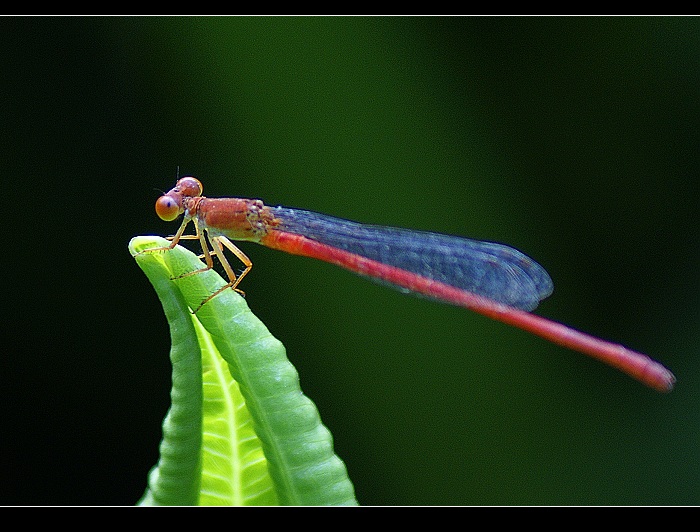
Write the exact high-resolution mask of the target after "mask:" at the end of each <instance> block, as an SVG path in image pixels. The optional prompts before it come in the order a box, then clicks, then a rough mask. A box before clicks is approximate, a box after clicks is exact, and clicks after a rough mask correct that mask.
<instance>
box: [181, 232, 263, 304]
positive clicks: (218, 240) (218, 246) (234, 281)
mask: <svg viewBox="0 0 700 532" xmlns="http://www.w3.org/2000/svg"><path fill="white" fill-rule="evenodd" d="M209 241H210V242H211V247H212V248H213V250H212V251H211V252H210V251H209V250H208V249H206V248H205V247H203V248H202V249H206V251H205V259H206V258H208V259H209V260H211V257H212V255H216V256H217V257H218V259H219V262H220V263H221V265H222V266H223V268H224V271H225V272H226V275H227V276H228V279H229V282H228V283H226V284H225V285H224V286H222V287H221V288H219V289H218V290H217V291H216V292H214V293H213V294H211V295H210V296H209V297H208V298H206V299H205V300H204V301H202V302H201V303H200V304H199V306H198V307H197V308H196V309H195V311H194V312H195V314H196V313H197V311H198V310H199V309H200V308H202V306H203V305H204V304H205V303H207V302H208V301H209V300H210V299H212V298H213V297H215V296H217V295H219V294H220V293H221V292H223V291H224V290H226V289H227V288H232V289H233V290H235V291H236V292H238V293H239V294H241V295H242V296H245V292H243V291H242V290H239V289H238V288H237V287H238V284H239V283H240V282H241V280H242V279H243V277H245V276H246V275H247V274H248V272H249V271H250V270H251V268H252V267H253V263H252V262H251V261H250V259H249V258H248V256H247V255H246V254H245V253H243V252H242V251H241V250H240V249H238V248H237V247H236V246H235V245H234V244H233V243H232V242H231V241H230V240H229V239H228V238H226V237H225V236H211V235H209ZM222 244H223V245H222ZM223 246H226V247H227V248H228V249H229V251H231V253H233V254H234V255H235V256H236V258H237V259H238V260H240V261H241V262H242V263H243V265H244V266H245V269H244V270H243V271H242V272H241V274H240V275H238V276H236V273H235V272H234V271H233V268H232V267H231V265H230V264H229V262H228V259H227V258H226V255H224V248H223ZM207 269H208V268H207ZM192 273H196V272H192Z"/></svg>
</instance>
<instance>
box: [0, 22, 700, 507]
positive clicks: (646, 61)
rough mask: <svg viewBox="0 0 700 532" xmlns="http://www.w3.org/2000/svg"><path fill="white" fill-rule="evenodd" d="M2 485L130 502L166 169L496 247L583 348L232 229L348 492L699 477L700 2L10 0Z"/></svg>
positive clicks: (151, 437)
mask: <svg viewBox="0 0 700 532" xmlns="http://www.w3.org/2000/svg"><path fill="white" fill-rule="evenodd" d="M0 57H1V60H2V65H1V66H2V69H1V72H2V81H1V82H0V91H1V94H2V102H1V105H2V115H1V116H0V118H1V120H2V128H1V131H2V139H1V143H0V150H1V151H0V168H1V170H2V172H3V176H2V190H3V193H2V205H3V215H4V216H3V218H4V229H3V236H4V246H3V271H4V276H3V281H4V282H3V283H2V286H3V294H4V297H3V298H2V301H3V303H2V306H3V315H2V329H3V340H4V342H3V347H4V349H3V350H2V353H3V354H2V356H1V357H0V360H2V367H1V368H0V375H1V378H2V381H1V382H0V401H1V402H0V412H1V417H0V424H1V425H0V426H1V428H2V429H1V430H2V435H1V438H0V458H1V459H2V469H1V470H2V482H0V486H1V487H0V490H1V491H0V504H88V505H91V504H114V505H130V504H133V503H134V502H135V501H136V500H137V499H138V498H139V497H140V495H141V494H142V493H143V490H144V488H145V483H146V474H147V472H148V470H149V468H150V467H151V466H152V465H153V464H154V463H155V462H156V460H157V450H158V449H157V446H158V442H159V440H160V422H161V420H162V418H163V416H164V415H165V412H166V410H167V408H168V403H169V398H168V391H169V380H170V366H169V361H168V349H169V337H168V330H167V324H166V323H165V321H164V318H163V316H162V313H161V309H160V303H159V302H158V300H157V299H156V296H155V294H154V292H153V290H152V289H151V288H150V286H149V284H148V282H147V280H146V278H145V276H144V275H143V274H142V273H141V271H140V270H139V268H138V267H137V266H136V264H135V263H134V261H133V260H132V259H131V257H130V256H129V254H128V252H127V249H126V246H127V243H128V241H129V239H130V238H131V237H133V236H135V235H140V234H158V235H166V234H171V233H172V232H173V231H174V230H175V228H176V227H177V226H176V224H172V223H171V224H167V223H165V222H161V221H160V220H158V219H157V217H156V216H155V214H154V211H153V203H154V201H155V199H156V198H157V197H158V194H159V190H162V189H164V190H167V189H168V188H170V187H171V186H172V185H173V183H174V180H175V171H176V167H177V166H178V165H179V168H180V173H181V174H194V175H196V176H197V177H199V178H200V179H201V180H202V181H203V182H204V185H205V193H207V194H209V195H211V196H241V197H258V198H261V199H263V200H265V201H266V202H267V203H269V204H273V205H274V204H283V205H286V206H290V207H300V208H306V209H311V210H317V211H321V212H325V213H328V214H333V215H336V216H341V217H344V218H350V219H354V220H358V221H364V222H372V223H379V224H391V225H397V226H404V227H412V228H419V229H427V230H434V231H440V232H445V233H452V234H461V235H465V236H471V237H474V238H480V239H485V240H495V241H501V242H506V243H508V244H510V245H513V246H515V247H518V248H519V249H522V250H523V251H525V252H526V253H527V254H529V255H531V256H533V257H534V258H536V259H537V260H538V261H539V262H541V263H542V264H543V265H544V266H545V267H546V268H547V269H548V270H549V272H550V273H551V275H552V277H553V279H554V282H555V287H556V288H555V293H554V295H553V296H552V297H551V298H550V299H549V300H547V301H545V302H544V303H543V304H542V305H541V307H540V308H539V309H538V311H537V312H538V313H540V314H542V315H545V316H548V317H551V318H553V319H555V320H558V321H563V322H565V323H568V324H570V325H573V326H575V327H577V328H580V329H583V330H585V331H588V332H591V333H594V334H597V335H600V336H602V337H604V338H608V339H611V340H615V341H619V342H622V343H624V344H626V345H628V346H630V347H632V348H634V349H638V350H640V351H643V352H646V353H649V354H650V355H651V356H653V357H654V358H657V359H659V360H661V361H663V362H664V363H665V364H667V365H668V366H669V367H670V368H671V369H672V370H673V371H674V372H675V373H676V375H677V377H678V385H677V389H676V390H675V391H674V392H673V393H672V394H670V395H661V394H658V393H656V392H653V391H650V390H648V389H646V388H644V387H643V386H642V385H640V384H638V383H636V382H635V381H633V380H631V379H629V378H628V377H626V376H624V375H622V374H620V373H618V372H617V371H615V370H612V369H610V368H608V367H607V366H604V365H602V364H600V363H597V362H594V361H592V360H590V359H588V358H586V357H584V356H583V355H579V354H576V353H572V352H570V351H566V350H563V349H561V348H558V347H556V346H553V345H550V344H548V343H546V342H544V341H542V340H540V339H538V338H535V337H531V336H530V335H528V334H525V333H523V332H521V331H519V330H516V329H512V328H510V327H507V326H505V325H501V324H499V323H495V322H492V321H490V320H487V319H485V318H482V317H481V316H478V315H475V314H473V313H470V312H469V311H466V310H464V309H461V308H453V307H450V306H447V305H441V304H437V303H434V302H430V301H427V300H422V299H418V298H411V297H406V296H403V295H401V294H400V293H398V292H395V291H393V290H388V289H386V288H384V287H381V286H378V285H375V284H373V283H370V282H367V281H365V280H363V279H360V278H358V277H355V276H353V275H352V274H350V273H347V272H345V271H342V270H340V269H338V268H335V267H332V266H330V265H327V264H324V263H320V262H316V261H313V260H311V259H304V258H299V257H293V256H288V255H285V254H283V253H280V252H276V251H273V250H268V249H265V248H263V247H260V246H257V245H254V244H249V245H246V244H243V245H242V246H241V247H242V248H243V249H244V251H245V252H246V253H248V255H249V256H250V257H251V259H252V260H253V262H254V263H255V266H254V269H253V271H252V273H251V274H250V275H249V276H248V277H247V278H246V280H245V286H244V287H243V288H244V289H245V291H246V292H247V294H248V303H249V305H250V306H251V308H252V309H253V311H254V312H255V313H256V314H257V315H258V316H259V317H260V318H261V319H262V320H263V321H264V322H265V323H266V324H267V326H268V327H269V329H270V330H271V331H272V333H273V334H274V335H276V336H277V337H278V338H279V339H281V340H282V341H283V342H284V343H285V345H286V346H287V350H288V355H289V358H290V359H291V360H292V362H293V363H294V364H295V365H296V367H297V368H298V370H299V373H300V376H301V385H302V389H303V390H304V391H305V393H306V394H307V395H309V396H310V397H311V399H312V400H313V401H314V402H315V403H316V404H317V406H318V408H319V410H320V412H321V416H322V419H323V420H324V422H325V423H326V424H327V425H328V427H329V428H330V429H331V431H332V433H333V435H334V437H335V447H336V451H337V453H338V455H339V456H340V457H341V458H343V460H345V462H346V464H347V467H348V471H349V474H350V478H351V479H352V480H353V482H354V484H355V488H356V491H357V497H358V500H359V502H360V503H361V504H365V505H397V504H401V505H416V504H423V505H443V504H445V505H448V504H449V505H470V504H495V505H502V504H526V505H527V504H544V505H546V504H565V505H567V504H602V505H606V504H631V505H636V504H663V505H666V504H696V503H698V502H699V501H700V460H699V459H698V457H699V456H700V430H699V417H700V416H699V415H698V407H699V406H700V357H699V356H698V344H699V337H698V326H699V325H700V319H699V315H698V308H699V307H700V301H698V294H699V293H700V290H699V289H700V286H699V285H698V264H699V261H698V259H699V257H698V251H699V239H698V234H697V215H698V210H699V209H698V207H699V202H698V185H697V182H698V174H699V171H700V161H699V158H698V146H700V128H699V126H700V122H699V119H700V90H699V89H700V21H698V19H695V18H286V17H282V18H2V19H0Z"/></svg>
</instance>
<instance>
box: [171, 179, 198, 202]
mask: <svg viewBox="0 0 700 532" xmlns="http://www.w3.org/2000/svg"><path fill="white" fill-rule="evenodd" d="M175 189H176V190H177V191H178V192H179V193H180V194H182V195H183V196H187V197H190V198H194V197H197V196H201V195H202V191H203V189H204V187H202V183H200V181H199V179H197V178H195V177H192V176H187V177H183V178H182V179H180V180H179V181H178V182H177V185H176V187H175Z"/></svg>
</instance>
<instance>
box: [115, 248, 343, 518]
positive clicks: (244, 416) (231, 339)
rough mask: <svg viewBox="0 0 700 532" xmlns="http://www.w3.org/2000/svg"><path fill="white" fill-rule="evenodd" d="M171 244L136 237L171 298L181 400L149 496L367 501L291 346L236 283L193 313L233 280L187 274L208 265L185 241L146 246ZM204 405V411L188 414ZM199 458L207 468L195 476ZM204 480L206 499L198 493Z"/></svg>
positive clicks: (169, 420)
mask: <svg viewBox="0 0 700 532" xmlns="http://www.w3.org/2000/svg"><path fill="white" fill-rule="evenodd" d="M168 245H169V242H168V241H167V240H165V239H162V238H158V237H136V238H134V239H133V240H132V241H131V243H130V245H129V248H130V251H131V253H132V254H133V255H135V257H136V260H137V262H138V264H139V266H141V268H142V269H143V270H144V272H145V273H146V275H147V276H148V278H149V279H150V280H151V282H152V284H153V286H154V288H155V289H156V292H157V293H158V296H159V297H160V298H161V301H162V303H163V308H164V310H165V312H166V317H167V318H168V321H169V323H170V330H171V336H172V340H173V347H172V351H171V360H173V393H172V394H171V396H172V398H173V405H172V407H171V410H170V412H169V414H168V416H167V417H166V420H165V422H164V426H163V443H162V444H161V458H160V461H159V464H158V466H156V468H154V470H153V471H152V472H151V474H150V478H149V490H148V491H147V493H146V495H145V496H144V498H143V499H142V501H141V502H142V503H158V504H194V503H196V502H199V503H201V504H275V501H277V502H278V503H280V504H293V505H338V504H357V501H356V500H355V496H354V489H353V486H352V483H351V482H350V480H349V478H348V476H347V471H346V468H345V464H344V463H343V462H342V460H340V458H338V457H337V456H336V455H335V453H334V451H333V440H332V436H331V434H330V432H329V431H328V429H327V428H326V427H325V426H324V425H323V424H322V423H321V419H320V417H319V414H318V410H317V409H316V406H315V405H314V404H313V402H312V401H311V400H310V399H309V398H308V397H306V396H305V395H303V393H302V392H301V388H300V386H299V378H298V374H297V372H296V369H295V368H294V366H292V364H291V363H290V362H289V360H288V359H287V357H286V352H285V349H284V346H283V345H282V344H281V343H280V342H279V341H278V340H277V339H276V338H274V337H273V336H272V335H271V334H270V333H269V331H268V330H267V328H266V327H265V326H264V324H263V323H262V322H260V320H258V319H257V318H256V317H255V316H254V315H253V314H252V312H251V311H250V309H249V308H248V306H247V304H246V303H245V300H244V299H243V298H242V297H240V296H239V295H238V294H236V293H235V292H234V291H233V290H225V291H223V292H222V293H221V294H219V295H217V296H216V297H214V298H212V299H211V300H210V301H208V302H207V303H206V304H205V305H204V306H202V307H201V309H199V310H198V311H197V313H196V315H192V314H191V311H190V309H196V308H198V307H199V305H200V304H201V302H202V301H204V300H205V299H206V298H207V297H208V295H209V294H211V293H213V292H214V291H215V290H216V289H217V288H219V287H221V286H223V285H224V284H225V281H224V280H223V279H222V278H221V277H220V276H219V275H218V274H217V273H216V272H214V271H213V270H209V271H205V272H200V273H197V274H194V275H187V274H188V273H191V272H193V271H195V270H198V269H200V268H202V263H201V261H199V260H198V258H197V257H196V256H195V255H194V254H193V253H191V252H190V251H188V250H186V249H184V248H182V247H180V246H177V247H175V248H174V249H172V250H168V251H156V252H145V253H141V252H143V251H145V250H147V249H151V248H156V247H164V246H168ZM194 345H196V347H193V346H194ZM195 352H196V355H195ZM183 353H184V354H183ZM174 355H177V356H174ZM219 357H220V358H219ZM181 358H186V359H187V360H188V363H187V364H182V363H181ZM193 358H198V359H199V360H200V364H202V369H203V370H204V379H203V380H201V379H202V378H201V371H198V374H199V379H200V382H201V383H203V390H204V391H203V394H202V391H201V389H202V385H201V384H200V390H199V392H198V393H199V399H197V398H196V397H193V395H197V394H196V393H192V391H191V388H192V386H193V381H194V380H195V379H194V378H193V377H192V376H191V375H181V374H180V372H179V368H180V366H182V367H183V368H184V367H188V368H189V370H190V371H192V369H191V367H192V364H193V363H194V362H193V361H192V360H191V359H193ZM176 361H177V362H178V365H177V366H176ZM224 362H225V364H224ZM231 377H232V379H233V380H231ZM180 379H182V382H180V381H179V380H180ZM191 381H192V382H191ZM185 384H186V385H187V386H186V388H183V387H182V386H183V385H185ZM185 389H186V390H187V395H186V396H185V397H183V395H184V393H183V390H185ZM176 390H177V392H176ZM202 397H203V400H202ZM176 399H177V404H176ZM241 399H242V401H241ZM180 402H183V403H184V404H180ZM197 405H199V406H197ZM197 408H199V411H198V412H197V416H195V417H197V418H198V419H194V418H189V419H185V418H184V417H183V416H182V415H181V414H180V412H187V413H188V414H190V415H191V414H193V413H194V411H196V410H197ZM176 414H177V415H176ZM202 417H203V419H202ZM251 421H252V423H251ZM166 425H167V429H168V430H167V432H166ZM193 427H196V430H193ZM197 432H198V434H194V433H197ZM202 433H203V434H204V435H203V436H202ZM197 445H198V446H199V449H198V450H197V452H196V453H194V455H193V453H192V448H193V446H194V447H196V446H197ZM164 451H165V453H164ZM195 455H196V456H195ZM194 464H197V466H198V467H199V473H200V474H199V475H194V476H196V477H197V478H190V477H188V476H187V475H188V474H190V473H191V472H192V471H193V469H195V470H196V469H197V467H193V465H194ZM265 466H267V467H265ZM266 470H267V471H269V478H270V479H271V484H269V481H268V478H267V476H266V473H265V472H266ZM270 485H271V486H272V489H269V488H270ZM195 488H196V489H197V490H199V497H198V498H196V500H193V497H192V491H193V490H195ZM180 490H182V491H180ZM176 494H179V496H178V495H176ZM177 500H182V501H188V502H173V501H177Z"/></svg>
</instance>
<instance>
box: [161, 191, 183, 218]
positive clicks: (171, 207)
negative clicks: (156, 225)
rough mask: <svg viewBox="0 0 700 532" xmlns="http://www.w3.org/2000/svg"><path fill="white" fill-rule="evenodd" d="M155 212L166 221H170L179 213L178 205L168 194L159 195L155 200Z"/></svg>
mask: <svg viewBox="0 0 700 532" xmlns="http://www.w3.org/2000/svg"><path fill="white" fill-rule="evenodd" d="M156 214H157V215H158V218H160V219H161V220H164V221H166V222H172V221H173V220H174V219H175V218H177V217H178V216H179V215H180V206H179V205H178V204H177V201H175V200H174V199H173V198H171V197H170V196H161V197H160V198H158V200H157V201H156Z"/></svg>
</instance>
